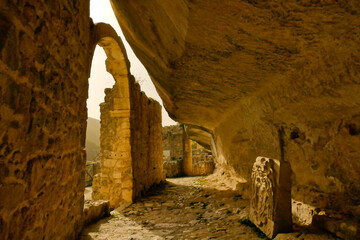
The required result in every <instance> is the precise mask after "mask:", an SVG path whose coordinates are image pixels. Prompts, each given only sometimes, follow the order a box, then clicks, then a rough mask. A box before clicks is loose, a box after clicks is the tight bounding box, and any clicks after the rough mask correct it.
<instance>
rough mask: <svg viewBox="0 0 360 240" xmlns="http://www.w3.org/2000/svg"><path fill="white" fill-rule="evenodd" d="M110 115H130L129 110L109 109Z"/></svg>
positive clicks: (118, 116)
mask: <svg viewBox="0 0 360 240" xmlns="http://www.w3.org/2000/svg"><path fill="white" fill-rule="evenodd" d="M109 113H110V117H113V118H128V117H130V110H113V111H109Z"/></svg>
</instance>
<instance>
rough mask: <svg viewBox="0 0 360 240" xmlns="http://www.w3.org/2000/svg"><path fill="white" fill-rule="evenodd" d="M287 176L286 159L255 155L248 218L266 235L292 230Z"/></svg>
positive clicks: (287, 164) (289, 174)
mask: <svg viewBox="0 0 360 240" xmlns="http://www.w3.org/2000/svg"><path fill="white" fill-rule="evenodd" d="M290 177H291V169H290V164H289V163H288V162H280V161H279V160H276V159H270V158H265V157H257V158H256V161H255V163H254V165H253V169H252V174H251V179H252V182H251V184H252V194H251V199H250V220H251V221H252V222H253V223H254V224H255V225H256V226H257V227H258V228H259V229H260V230H261V231H262V232H263V233H265V234H266V235H267V236H268V237H269V238H273V237H275V236H276V234H277V233H280V232H289V231H291V227H292V220H291V182H290Z"/></svg>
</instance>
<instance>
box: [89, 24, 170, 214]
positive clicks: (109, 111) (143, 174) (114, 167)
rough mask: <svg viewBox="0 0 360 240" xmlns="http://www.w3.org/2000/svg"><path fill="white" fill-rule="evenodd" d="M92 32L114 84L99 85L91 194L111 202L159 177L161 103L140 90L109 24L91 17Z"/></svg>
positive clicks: (130, 195) (135, 192) (132, 194)
mask: <svg viewBox="0 0 360 240" xmlns="http://www.w3.org/2000/svg"><path fill="white" fill-rule="evenodd" d="M93 35H94V38H93V42H94V43H95V44H99V45H100V46H101V47H103V48H104V50H105V53H106V55H107V59H106V69H107V71H108V72H109V73H111V74H112V75H113V77H114V79H115V85H114V86H113V88H112V89H106V90H105V94H106V96H105V102H104V103H102V104H101V105H100V106H101V130H100V163H101V173H100V174H99V175H97V176H96V177H95V179H94V184H93V195H92V197H93V199H94V200H98V199H105V200H109V201H110V206H111V207H117V206H118V205H119V204H120V203H121V202H132V201H134V200H135V199H136V198H138V197H140V196H141V194H142V193H144V192H146V191H147V190H148V189H149V187H150V186H151V185H153V184H156V183H160V182H161V181H162V180H163V179H164V177H163V173H162V145H161V106H160V105H159V103H158V102H156V101H154V100H151V99H149V98H148V97H146V95H145V94H144V93H143V92H141V91H140V86H139V84H137V83H136V82H135V79H134V77H133V76H132V75H131V74H130V63H129V60H128V58H127V55H126V50H125V47H124V45H123V43H122V41H121V39H120V37H119V36H118V35H117V33H116V32H115V30H114V29H113V28H112V27H111V26H110V25H108V24H105V23H97V24H95V26H94V34H93ZM93 47H94V46H93Z"/></svg>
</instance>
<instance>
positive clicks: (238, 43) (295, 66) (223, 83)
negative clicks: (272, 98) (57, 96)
mask: <svg viewBox="0 0 360 240" xmlns="http://www.w3.org/2000/svg"><path fill="white" fill-rule="evenodd" d="M112 5H113V8H114V10H115V14H116V16H117V18H118V21H119V23H120V25H121V27H122V29H123V31H124V34H125V36H126V38H127V40H128V41H129V43H130V45H131V46H132V47H133V49H134V50H135V53H136V54H137V56H138V57H139V59H140V60H141V61H142V63H143V64H144V65H145V67H146V68H147V70H148V72H149V73H150V75H151V77H152V79H153V81H154V82H155V84H156V87H157V89H158V91H159V93H160V95H161V97H162V99H163V100H164V104H165V107H166V108H167V110H168V111H169V112H170V114H171V116H172V117H173V118H175V119H176V120H177V121H179V122H183V123H191V124H194V125H199V126H203V127H206V128H209V129H213V128H215V127H216V126H217V125H218V124H219V123H220V122H221V121H223V120H224V119H225V118H226V117H228V115H230V114H231V113H232V112H233V111H234V109H235V108H236V106H237V105H239V104H241V101H243V100H244V99H245V98H248V97H249V96H253V95H254V94H257V93H259V92H261V91H262V90H266V89H267V88H274V87H275V88H276V87H279V86H278V85H280V84H284V83H287V84H290V85H294V87H296V85H299V84H303V82H304V81H308V80H309V79H311V78H312V75H313V74H314V75H317V76H315V78H316V79H315V80H314V81H316V82H317V84H318V85H321V84H322V83H323V82H326V85H327V86H325V88H331V89H332V90H331V91H333V92H331V93H329V94H330V95H331V94H332V95H337V94H338V93H335V92H334V90H333V87H336V84H337V83H342V82H343V81H353V80H354V77H356V76H354V75H353V76H349V74H352V73H351V70H356V71H357V73H358V68H359V43H360V41H359V39H360V36H359V24H360V18H359V14H360V12H359V11H360V8H359V5H360V2H359V1H357V0H353V1H345V0H344V1H341V0H316V1H313V0H311V1H310V0H296V1H295V0H291V1H257V0H228V1H223V0H212V1H201V0H188V1H187V0H173V1H161V0H154V1H127V0H112ZM320 61H321V62H322V64H324V66H321V64H319V62H320ZM344 65H346V66H344ZM320 68H327V69H328V71H330V74H331V73H334V74H333V75H332V76H331V78H328V76H327V75H328V74H325V75H323V76H321V75H322V74H318V72H319V70H323V69H320ZM349 68H350V69H349ZM351 68H353V69H351ZM355 68H356V69H355ZM339 69H342V71H338V70H339ZM299 72H301V76H294V75H298V74H299ZM294 73H295V74H294ZM295 77H296V79H295ZM304 85H305V87H306V86H307V85H308V87H312V86H310V85H309V84H307V83H304ZM302 87H303V86H302ZM314 87H316V86H315V85H314ZM304 91H305V93H304V95H306V97H308V96H307V95H309V94H308V93H306V92H309V91H307V89H304ZM321 91H322V90H321V89H320V90H319V92H316V91H315V93H314V94H317V95H322V92H321ZM335 91H336V90H335ZM285 94H286V93H285ZM301 94H302V93H301ZM314 111H317V109H314Z"/></svg>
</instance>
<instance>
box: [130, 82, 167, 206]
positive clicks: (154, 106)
mask: <svg viewBox="0 0 360 240" xmlns="http://www.w3.org/2000/svg"><path fill="white" fill-rule="evenodd" d="M129 84H130V97H131V102H130V103H131V118H130V123H131V154H132V166H133V176H134V190H133V191H134V198H135V199H138V198H139V197H141V196H142V194H144V193H145V192H146V191H147V190H148V189H149V188H150V187H151V186H152V185H153V184H158V183H160V182H161V181H164V180H165V177H164V174H163V165H162V162H163V160H162V154H163V150H162V134H161V129H162V125H161V120H162V118H161V106H160V104H159V103H158V102H156V101H155V100H153V99H151V98H148V97H147V96H146V95H145V93H144V92H141V91H140V86H139V84H138V83H136V82H135V79H134V77H131V78H130V82H129Z"/></svg>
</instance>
